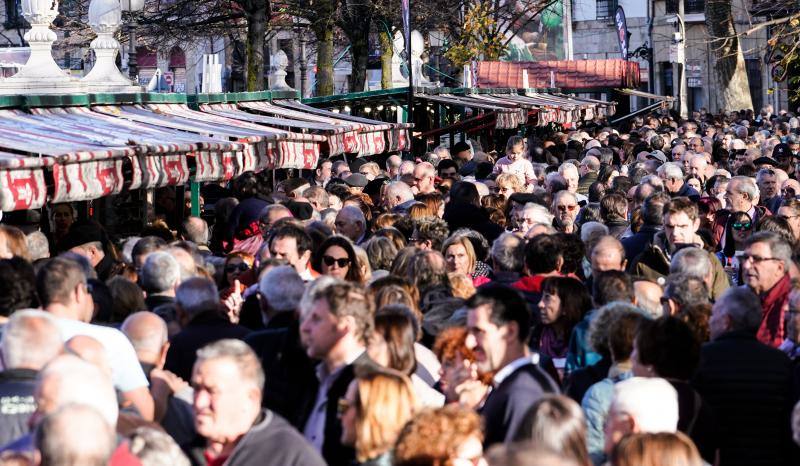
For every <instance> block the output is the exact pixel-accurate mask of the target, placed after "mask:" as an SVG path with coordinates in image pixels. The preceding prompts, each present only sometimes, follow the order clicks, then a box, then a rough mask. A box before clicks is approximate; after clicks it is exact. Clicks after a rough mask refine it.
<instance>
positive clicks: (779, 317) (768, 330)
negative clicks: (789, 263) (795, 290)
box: [757, 274, 792, 348]
mask: <svg viewBox="0 0 800 466" xmlns="http://www.w3.org/2000/svg"><path fill="white" fill-rule="evenodd" d="M791 290H792V281H791V279H789V274H786V275H784V276H783V278H781V279H780V280H778V283H776V284H775V285H774V286H773V287H772V288H771V289H769V290H768V291H765V292H764V293H761V296H759V298H760V299H761V309H762V314H761V325H760V326H759V327H758V333H757V337H758V341H760V342H761V343H764V344H765V345H769V346H772V347H773V348H777V347H778V346H780V345H781V343H783V318H784V316H785V315H786V309H787V307H788V306H789V291H791Z"/></svg>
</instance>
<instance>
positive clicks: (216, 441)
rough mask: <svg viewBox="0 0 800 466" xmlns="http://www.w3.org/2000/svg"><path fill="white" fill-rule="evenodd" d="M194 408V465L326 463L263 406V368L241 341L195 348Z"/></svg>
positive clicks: (191, 448) (297, 465)
mask: <svg viewBox="0 0 800 466" xmlns="http://www.w3.org/2000/svg"><path fill="white" fill-rule="evenodd" d="M192 386H194V387H195V397H194V411H195V417H196V421H195V426H196V428H197V432H198V433H199V434H200V436H202V437H203V438H204V439H205V442H204V444H203V445H202V446H199V447H198V446H196V445H194V444H193V445H186V446H185V450H187V453H188V454H189V456H190V457H191V458H192V459H193V462H194V463H195V464H207V463H211V462H213V464H223V463H224V464H225V465H226V466H255V465H262V466H323V465H324V464H325V461H324V460H323V459H322V457H320V455H319V454H318V453H317V452H315V451H314V449H313V448H311V446H310V445H309V444H308V443H307V442H306V441H305V440H304V439H303V437H302V436H301V435H300V434H299V433H298V432H297V430H295V429H294V428H293V427H292V426H291V425H289V423H288V422H286V421H285V420H284V419H283V418H282V417H280V416H278V415H277V414H275V413H274V412H272V411H271V410H269V409H262V407H261V399H262V391H263V387H264V372H263V371H262V370H261V363H260V362H259V360H258V358H257V357H256V354H255V353H254V352H253V350H252V349H250V347H249V346H247V344H245V343H244V342H242V341H239V340H231V339H226V340H220V341H217V342H214V343H211V344H210V345H208V346H205V347H204V348H202V349H200V350H199V351H198V352H197V363H196V364H195V365H194V369H193V370H192Z"/></svg>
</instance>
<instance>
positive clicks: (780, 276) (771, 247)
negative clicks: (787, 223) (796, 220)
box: [739, 231, 792, 348]
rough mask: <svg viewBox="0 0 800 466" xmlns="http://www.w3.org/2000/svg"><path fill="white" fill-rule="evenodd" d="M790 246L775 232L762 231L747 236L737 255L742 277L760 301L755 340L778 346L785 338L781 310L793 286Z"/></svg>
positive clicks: (783, 308) (783, 309)
mask: <svg viewBox="0 0 800 466" xmlns="http://www.w3.org/2000/svg"><path fill="white" fill-rule="evenodd" d="M791 261H792V248H791V246H789V244H788V243H786V241H785V240H783V239H782V238H781V237H780V236H778V234H777V233H772V232H767V231H762V232H758V233H756V234H754V235H753V236H751V237H750V238H748V240H747V242H746V243H745V251H744V254H743V255H741V256H740V257H739V262H740V263H741V266H742V280H744V283H745V284H746V285H747V286H748V287H749V288H750V289H751V290H753V292H754V293H755V294H756V295H758V297H759V299H760V300H761V309H762V317H761V325H760V326H759V328H758V334H757V337H758V340H759V341H760V342H762V343H764V344H766V345H770V346H772V347H776V348H777V347H778V346H779V345H780V344H781V343H782V342H783V339H784V325H783V320H784V312H785V308H786V305H787V301H788V299H789V291H790V290H791V288H792V284H791V279H790V278H789V273H788V267H789V264H791Z"/></svg>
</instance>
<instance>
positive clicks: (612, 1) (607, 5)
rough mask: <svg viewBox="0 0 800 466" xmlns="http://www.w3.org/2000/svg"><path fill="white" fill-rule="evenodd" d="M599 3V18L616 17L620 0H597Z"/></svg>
mask: <svg viewBox="0 0 800 466" xmlns="http://www.w3.org/2000/svg"><path fill="white" fill-rule="evenodd" d="M595 1H596V2H597V3H596V5H597V20H598V21H599V20H604V19H614V14H616V12H617V4H618V2H619V0H595Z"/></svg>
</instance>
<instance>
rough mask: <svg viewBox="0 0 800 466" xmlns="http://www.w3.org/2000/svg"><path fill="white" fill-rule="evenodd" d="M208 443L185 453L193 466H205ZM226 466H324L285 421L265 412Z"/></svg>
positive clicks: (200, 441) (194, 445) (188, 448)
mask: <svg viewBox="0 0 800 466" xmlns="http://www.w3.org/2000/svg"><path fill="white" fill-rule="evenodd" d="M204 448H205V441H204V440H203V439H202V438H200V437H198V438H197V439H196V440H195V441H194V442H192V443H191V444H190V445H184V446H183V449H184V452H186V454H187V456H189V459H190V460H191V462H192V465H194V466H206V464H208V463H207V462H206V459H205V457H204V456H203V450H204ZM225 466H325V461H323V459H322V458H321V457H320V456H319V453H317V452H316V451H314V449H313V448H312V447H311V445H309V444H308V442H306V440H305V439H304V438H303V436H302V435H300V433H298V432H297V431H296V430H295V429H294V428H293V427H292V426H290V425H289V423H287V422H286V421H285V420H284V419H283V418H282V417H280V416H279V415H277V414H275V413H273V412H272V411H270V410H265V411H264V412H263V413H262V414H261V417H260V418H259V420H258V421H256V424H255V425H254V426H253V427H251V428H250V430H249V431H248V432H247V433H246V434H245V435H244V436H243V437H242V439H241V440H240V441H239V443H238V444H237V445H236V447H235V448H234V449H233V452H232V453H231V455H230V456H229V457H228V460H227V461H226V462H225Z"/></svg>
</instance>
